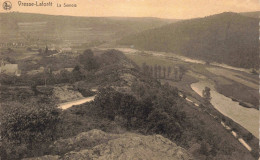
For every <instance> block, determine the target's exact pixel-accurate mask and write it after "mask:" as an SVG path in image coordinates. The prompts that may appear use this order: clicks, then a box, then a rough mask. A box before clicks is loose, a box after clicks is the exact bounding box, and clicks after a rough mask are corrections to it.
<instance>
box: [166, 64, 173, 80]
mask: <svg viewBox="0 0 260 160" xmlns="http://www.w3.org/2000/svg"><path fill="white" fill-rule="evenodd" d="M171 72H172V67H171V66H168V74H167V77H168V78H169V77H170V74H171Z"/></svg>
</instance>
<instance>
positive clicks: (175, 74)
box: [174, 67, 178, 80]
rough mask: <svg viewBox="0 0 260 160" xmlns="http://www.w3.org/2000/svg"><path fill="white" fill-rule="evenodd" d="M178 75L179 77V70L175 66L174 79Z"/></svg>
mask: <svg viewBox="0 0 260 160" xmlns="http://www.w3.org/2000/svg"><path fill="white" fill-rule="evenodd" d="M177 77H178V70H177V68H176V67H175V68H174V80H177Z"/></svg>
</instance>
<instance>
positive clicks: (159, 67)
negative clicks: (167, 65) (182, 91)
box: [158, 65, 162, 78]
mask: <svg viewBox="0 0 260 160" xmlns="http://www.w3.org/2000/svg"><path fill="white" fill-rule="evenodd" d="M161 71H162V67H161V66H160V65H159V66H158V78H161Z"/></svg>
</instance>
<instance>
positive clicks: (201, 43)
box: [118, 12, 259, 68]
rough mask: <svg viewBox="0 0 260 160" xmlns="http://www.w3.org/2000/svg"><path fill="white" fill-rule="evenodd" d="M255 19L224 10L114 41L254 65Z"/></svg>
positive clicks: (256, 57)
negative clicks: (223, 11)
mask: <svg viewBox="0 0 260 160" xmlns="http://www.w3.org/2000/svg"><path fill="white" fill-rule="evenodd" d="M258 23H259V19H257V18H252V17H249V16H243V15H241V14H237V13H231V12H225V13H221V14H217V15H213V16H208V17H204V18H197V19H191V20H184V21H180V22H177V23H174V24H169V25H165V26H162V27H159V28H156V29H150V30H146V31H144V32H141V33H138V34H135V35H131V36H128V37H124V38H123V39H121V40H120V41H118V43H119V44H121V45H132V46H134V47H135V48H137V49H142V50H152V51H164V52H173V53H176V54H181V55H184V56H188V57H191V58H195V59H202V60H206V61H210V62H218V63H225V64H228V65H231V66H235V67H244V68H257V67H258V64H259V62H258V61H259V60H258V53H259V47H258V45H259V41H258V38H259V36H258V35H259V33H258V28H259V26H258Z"/></svg>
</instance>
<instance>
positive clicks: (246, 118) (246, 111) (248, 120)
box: [191, 80, 259, 138]
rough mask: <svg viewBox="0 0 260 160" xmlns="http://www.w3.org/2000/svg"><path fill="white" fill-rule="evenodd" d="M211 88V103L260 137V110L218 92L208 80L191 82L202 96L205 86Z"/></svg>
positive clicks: (193, 87)
mask: <svg viewBox="0 0 260 160" xmlns="http://www.w3.org/2000/svg"><path fill="white" fill-rule="evenodd" d="M206 86H207V87H209V88H210V89H211V91H210V94H211V97H212V99H211V104H212V105H213V106H214V107H215V108H216V109H217V110H218V111H219V112H221V113H222V114H223V115H225V116H227V117H229V118H231V119H232V120H233V121H235V122H236V123H238V124H240V125H241V126H243V127H244V128H245V129H247V130H248V131H249V132H251V133H252V134H253V135H254V136H255V137H257V138H259V111H258V110H256V109H254V108H245V107H242V106H240V105H239V103H238V102H234V101H232V99H230V98H228V97H226V96H224V95H222V94H220V93H218V92H217V91H216V89H215V87H214V84H213V83H210V82H209V81H207V80H201V81H199V82H197V83H193V84H191V88H192V89H193V90H194V91H195V92H196V93H198V94H199V95H200V96H202V91H203V90H204V88H205V87H206Z"/></svg>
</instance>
